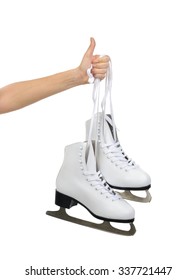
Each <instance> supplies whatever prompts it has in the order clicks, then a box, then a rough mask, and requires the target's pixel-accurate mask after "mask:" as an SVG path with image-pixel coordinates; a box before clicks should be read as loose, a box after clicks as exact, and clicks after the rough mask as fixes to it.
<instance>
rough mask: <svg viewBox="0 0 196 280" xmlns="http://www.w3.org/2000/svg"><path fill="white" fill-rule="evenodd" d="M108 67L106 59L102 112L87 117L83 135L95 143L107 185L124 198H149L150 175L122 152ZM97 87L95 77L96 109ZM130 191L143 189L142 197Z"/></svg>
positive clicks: (96, 100) (148, 200)
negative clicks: (88, 118) (107, 104)
mask: <svg viewBox="0 0 196 280" xmlns="http://www.w3.org/2000/svg"><path fill="white" fill-rule="evenodd" d="M111 70H112V69H111V63H110V68H109V69H108V73H107V76H106V81H105V95H104V97H103V100H102V103H101V107H102V112H100V113H96V114H94V116H93V117H92V118H91V120H88V121H87V122H86V139H88V141H89V138H90V139H91V140H94V141H95V143H97V149H96V160H97V165H98V169H99V170H100V171H101V173H102V174H103V176H104V179H105V180H106V182H107V184H108V185H109V186H110V187H112V188H114V189H117V190H119V191H121V192H120V194H121V196H122V197H123V198H124V199H128V200H133V201H138V202H150V201H151V195H150V192H149V188H150V187H151V179H150V176H149V175H148V174H147V173H146V172H144V171H143V170H142V169H141V168H140V167H139V166H138V165H137V164H136V163H135V162H134V161H133V160H132V159H130V158H129V157H128V156H127V155H126V153H125V152H124V151H123V149H122V147H121V145H120V142H119V140H118V136H117V130H116V125H115V122H114V114H113V107H112V99H111V88H112V76H111V75H112V71H111ZM99 87H100V85H99V82H98V81H97V84H96V83H95V84H94V90H93V96H95V97H93V100H94V104H95V105H94V106H95V108H97V112H98V110H99V104H98V103H99V96H98V95H99V93H100V88H99ZM107 101H109V102H108V103H110V108H109V110H110V114H106V103H107ZM94 111H95V110H94ZM131 191H137V192H139V191H140V192H141V191H144V192H145V197H141V196H137V195H135V194H133V193H132V192H131Z"/></svg>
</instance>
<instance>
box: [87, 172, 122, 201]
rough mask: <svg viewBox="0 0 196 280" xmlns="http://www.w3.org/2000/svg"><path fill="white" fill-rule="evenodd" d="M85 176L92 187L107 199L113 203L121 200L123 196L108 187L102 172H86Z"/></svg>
mask: <svg viewBox="0 0 196 280" xmlns="http://www.w3.org/2000/svg"><path fill="white" fill-rule="evenodd" d="M83 174H84V175H85V176H86V177H87V178H86V180H87V181H88V182H89V183H90V185H91V187H94V188H95V190H97V191H100V194H101V195H106V198H110V199H112V201H115V200H119V199H121V196H120V195H118V194H117V193H115V192H114V191H113V190H112V189H111V188H110V187H109V186H108V185H107V183H106V181H105V180H104V179H103V177H102V175H101V173H100V172H96V173H95V172H90V171H84V172H83Z"/></svg>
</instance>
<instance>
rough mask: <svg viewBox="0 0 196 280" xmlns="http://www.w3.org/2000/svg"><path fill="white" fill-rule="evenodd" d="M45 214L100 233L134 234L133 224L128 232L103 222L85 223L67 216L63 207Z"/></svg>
mask: <svg viewBox="0 0 196 280" xmlns="http://www.w3.org/2000/svg"><path fill="white" fill-rule="evenodd" d="M46 214H47V215H49V216H52V217H54V218H58V219H61V220H65V221H68V222H71V223H75V224H78V225H82V226H86V227H90V228H94V229H98V230H102V231H106V232H110V233H115V234H120V235H125V236H131V235H134V234H135V232H136V229H135V226H134V224H133V223H130V224H129V225H130V229H129V230H121V229H118V228H115V227H113V226H112V225H111V224H110V223H109V222H108V221H103V222H102V223H100V224H96V223H93V222H89V221H85V220H82V219H78V218H75V217H72V216H69V215H68V214H67V212H66V209H65V208H63V207H60V208H59V210H57V211H47V212H46Z"/></svg>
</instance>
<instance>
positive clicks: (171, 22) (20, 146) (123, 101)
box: [0, 0, 196, 280]
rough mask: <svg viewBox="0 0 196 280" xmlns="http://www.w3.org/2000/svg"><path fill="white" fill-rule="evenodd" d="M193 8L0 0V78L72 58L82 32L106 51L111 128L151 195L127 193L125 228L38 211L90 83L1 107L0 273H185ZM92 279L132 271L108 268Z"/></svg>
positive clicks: (66, 63)
mask: <svg viewBox="0 0 196 280" xmlns="http://www.w3.org/2000/svg"><path fill="white" fill-rule="evenodd" d="M195 14H196V7H195V1H189V0H186V1H181V0H178V1H174V0H165V1H156V0H154V1H153V0H149V1H144V0H143V1H141V0H138V1H128V0H121V1H105V0H99V1H92V0H91V1H90V0H83V1H80V0H72V1H68V0H67V1H66V0H64V1H63V0H58V1H56V0H41V1H40V0H39V1H38V0H32V1H24V0H23V1H22V0H19V1H10V0H6V1H1V2H0V87H2V86H4V85H6V84H9V83H12V82H16V81H21V80H27V79H33V78H38V77H42V76H46V75H49V74H53V73H57V72H60V71H64V70H67V69H70V68H74V67H76V66H78V64H79V63H80V61H81V58H82V56H83V53H84V52H85V50H86V49H87V47H88V44H89V38H90V37H91V36H94V37H95V39H96V41H97V47H96V53H97V54H109V55H110V56H111V58H112V61H113V72H114V80H113V103H114V112H115V119H116V123H117V126H118V128H119V130H120V131H119V138H120V140H121V144H122V146H123V147H124V149H125V150H126V152H127V153H128V154H129V155H130V156H131V157H133V158H134V159H135V161H136V162H137V163H139V164H140V166H142V167H143V168H144V169H145V170H146V171H148V173H149V174H150V175H151V178H152V189H151V194H152V197H153V200H152V202H151V203H150V204H139V203H132V205H133V207H134V208H135V210H136V219H135V225H136V227H137V233H136V234H135V236H134V237H122V236H117V235H112V234H108V233H104V232H100V231H96V230H93V229H88V228H84V227H80V226H77V225H74V224H71V223H68V222H64V221H61V220H58V219H54V218H52V217H49V216H46V215H45V212H46V210H53V209H56V206H55V205H54V190H55V179H56V175H57V173H58V170H59V168H60V165H61V163H62V160H63V150H64V146H66V145H68V144H71V143H74V142H77V141H83V140H84V135H85V131H84V122H85V120H86V119H88V118H89V117H90V116H91V112H92V101H91V92H92V86H91V85H89V86H88V85H86V86H81V87H77V88H74V89H71V90H69V91H67V92H64V93H61V94H59V95H56V96H53V97H51V98H49V99H46V100H44V101H41V102H38V103H36V104H34V105H32V106H29V107H26V108H24V109H22V110H19V111H16V112H12V113H9V114H4V115H1V116H0V220H1V225H0V228H1V229H0V255H1V269H0V278H1V279H4V280H8V279H21V280H22V279H28V278H30V279H41V278H42V277H30V276H29V277H28V276H25V269H26V268H28V267H29V266H30V265H32V266H34V267H37V268H42V267H43V266H45V267H47V266H49V267H50V268H64V267H66V266H68V267H70V268H77V267H78V266H80V265H83V266H84V267H86V268H90V267H92V268H110V269H115V270H116V271H117V270H118V267H119V266H147V267H151V266H152V267H154V268H156V267H157V266H160V267H162V266H172V267H173V271H172V272H171V275H170V276H164V275H160V276H158V275H157V276H153V277H154V279H184V278H185V277H186V278H187V279H193V275H195V273H194V267H193V266H194V265H195V262H194V259H195V249H196V248H195V247H196V246H195V234H196V232H195V212H196V211H195V210H196V206H195V188H196V183H195V174H196V173H195V158H196V149H195V143H196V136H195V119H196V112H195V99H194V96H195V92H196V83H195V77H196V76H195V75H196V52H195V50H196V37H195V35H196V30H195V29H196V17H195ZM75 211H77V210H75ZM81 213H82V212H81ZM81 213H78V214H81ZM85 215H86V214H83V217H85ZM143 277H147V276H143ZM143 277H142V276H135V277H133V276H132V279H140V278H141V279H143ZM151 277H152V276H151ZM56 278H57V277H54V276H53V277H46V276H45V279H56ZM90 278H91V279H104V278H105V279H121V278H122V279H129V278H131V276H129V277H128V276H127V277H125V276H124V277H122V276H118V275H117V272H116V274H111V275H110V276H108V277H106V276H105V277H103V276H102V277H101V276H100V277H89V279H90ZM148 278H150V276H149V277H148ZM59 279H77V277H72V278H69V277H59ZM81 279H88V277H81Z"/></svg>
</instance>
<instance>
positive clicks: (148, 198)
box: [118, 190, 152, 203]
mask: <svg viewBox="0 0 196 280" xmlns="http://www.w3.org/2000/svg"><path fill="white" fill-rule="evenodd" d="M145 192H146V196H145V197H141V196H137V195H134V194H132V193H131V191H128V190H125V191H124V192H118V193H119V194H120V195H121V197H122V198H124V199H127V200H132V201H137V202H143V203H146V202H150V201H151V199H152V196H151V194H150V192H149V191H148V190H145Z"/></svg>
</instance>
